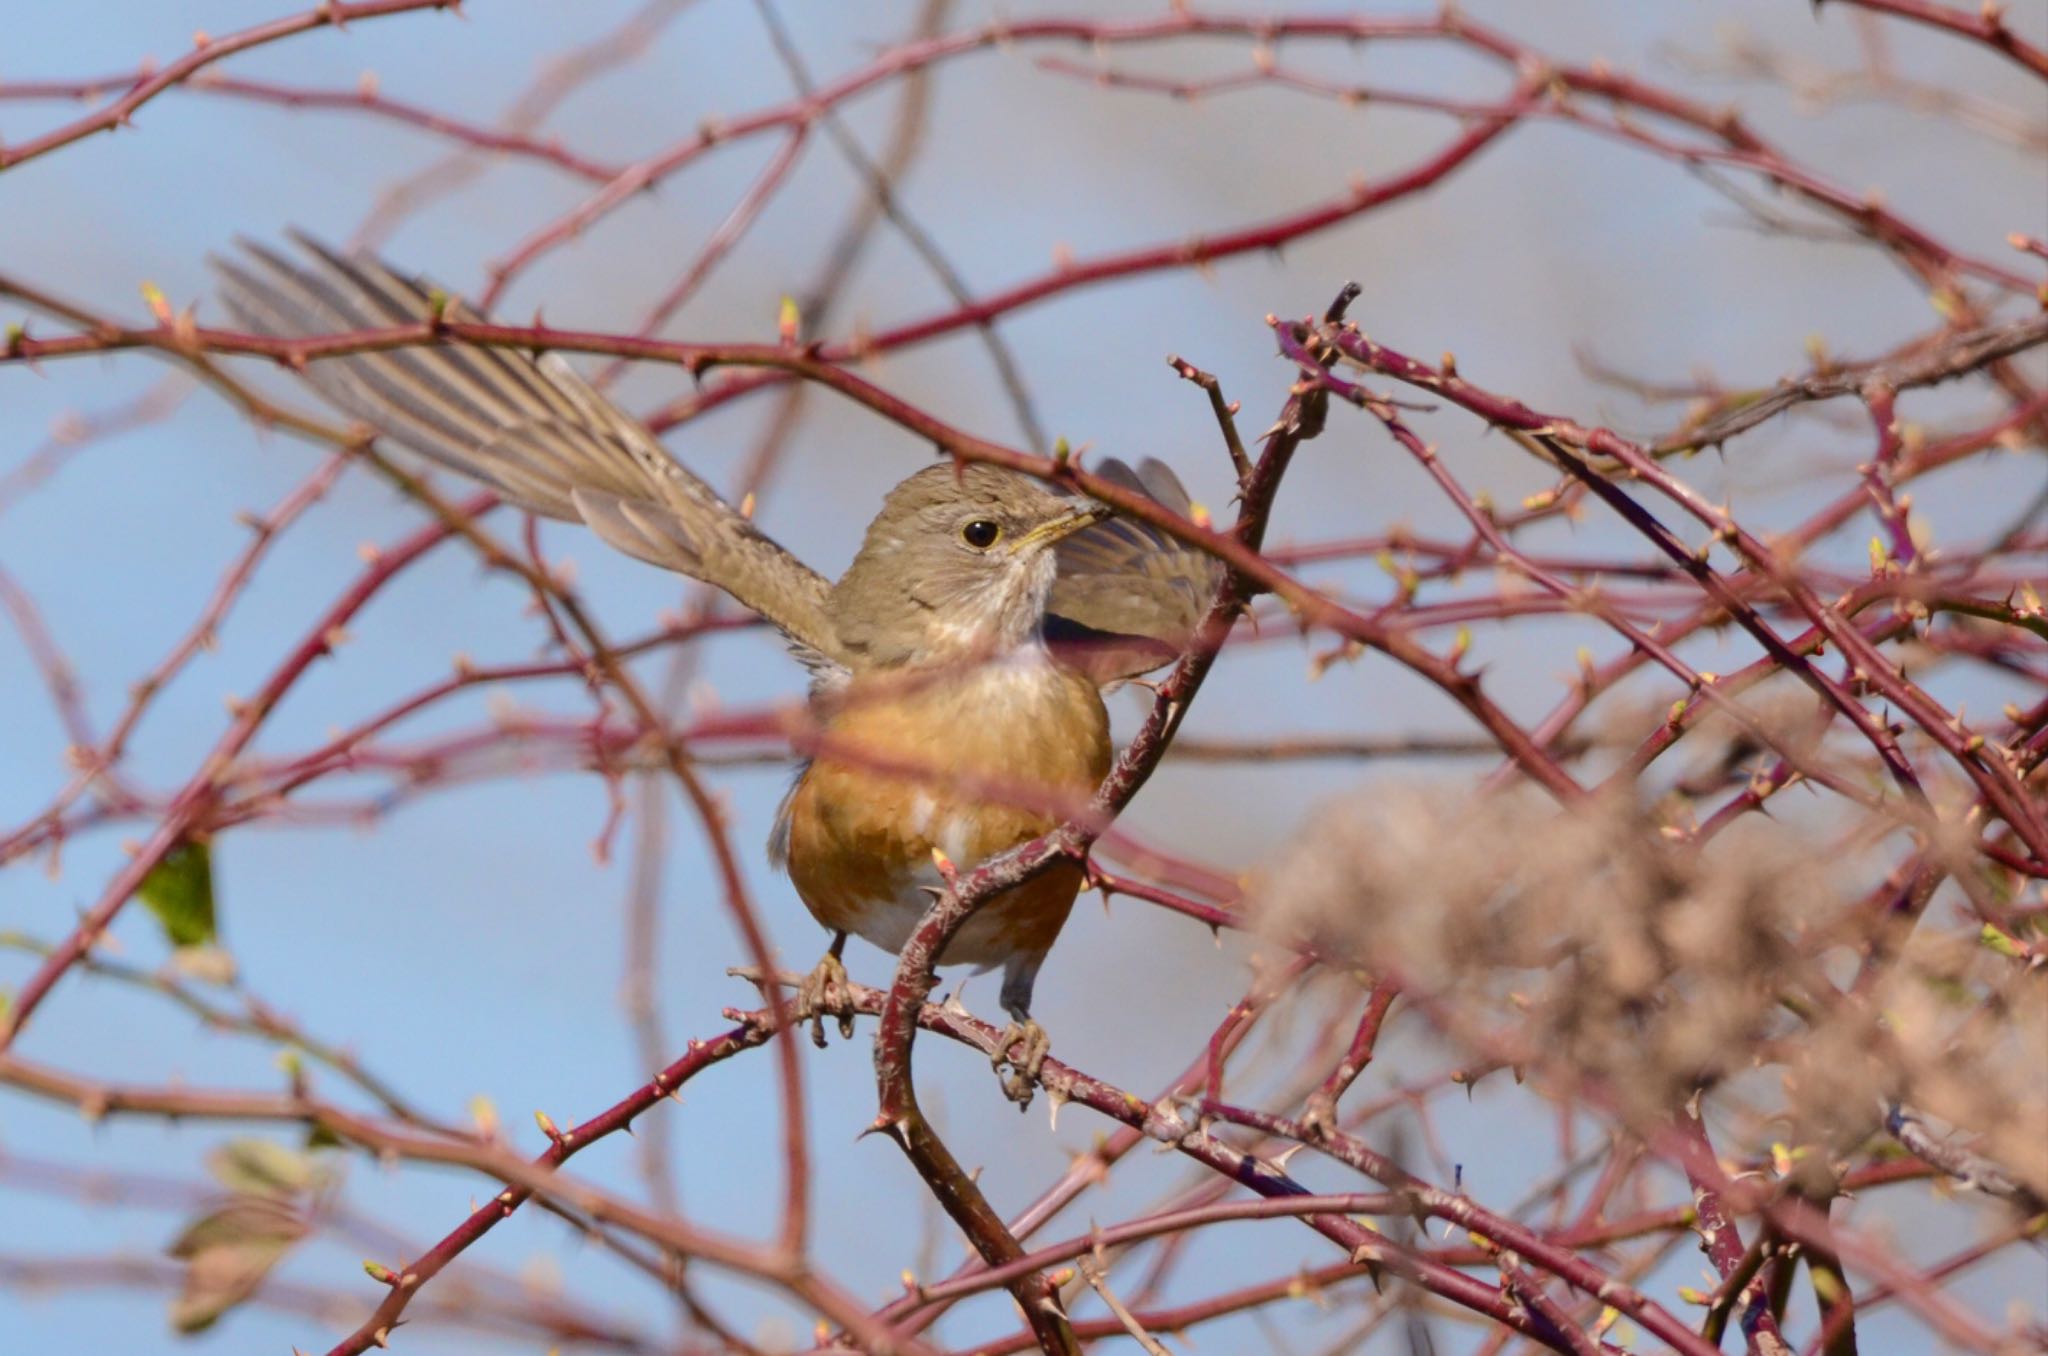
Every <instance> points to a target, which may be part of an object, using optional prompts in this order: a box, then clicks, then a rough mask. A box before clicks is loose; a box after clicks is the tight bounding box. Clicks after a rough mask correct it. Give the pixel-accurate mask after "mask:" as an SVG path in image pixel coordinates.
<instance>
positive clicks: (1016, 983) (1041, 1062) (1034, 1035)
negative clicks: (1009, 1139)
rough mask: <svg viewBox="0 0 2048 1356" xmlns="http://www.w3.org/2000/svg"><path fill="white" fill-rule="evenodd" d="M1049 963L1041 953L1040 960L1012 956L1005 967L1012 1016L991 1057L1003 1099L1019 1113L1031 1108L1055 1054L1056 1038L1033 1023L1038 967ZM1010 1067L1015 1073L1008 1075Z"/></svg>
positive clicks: (1005, 989)
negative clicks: (1014, 1051)
mask: <svg viewBox="0 0 2048 1356" xmlns="http://www.w3.org/2000/svg"><path fill="white" fill-rule="evenodd" d="M1044 960H1045V956H1044V955H1043V954H1042V953H1041V954H1039V955H1036V956H1022V955H1018V956H1012V957H1010V959H1009V962H1008V963H1007V964H1005V965H1004V966H1003V998H1002V1003H1003V1011H1005V1012H1007V1013H1009V1014H1010V1024H1009V1025H1008V1026H1006V1027H1004V1028H1003V1031H1002V1034H1001V1035H999V1036H997V1037H996V1046H995V1050H994V1052H993V1053H991V1055H990V1056H989V1063H991V1064H993V1065H994V1066H995V1069H996V1074H997V1076H998V1077H999V1078H1000V1079H1001V1081H1002V1085H1003V1095H1004V1096H1005V1097H1008V1098H1009V1099H1010V1100H1011V1101H1013V1102H1015V1103H1016V1104H1017V1109H1018V1110H1019V1111H1022V1110H1024V1109H1025V1108H1026V1107H1028V1106H1030V1105H1031V1094H1032V1091H1033V1089H1034V1088H1035V1087H1036V1086H1037V1082H1038V1071H1039V1070H1040V1069H1041V1068H1043V1067H1044V1066H1045V1057H1046V1055H1047V1054H1048V1053H1049V1052H1050V1051H1051V1050H1052V1038H1051V1037H1050V1036H1048V1035H1046V1034H1045V1028H1044V1027H1042V1026H1040V1025H1039V1024H1038V1023H1037V1022H1035V1021H1033V1020H1032V1019H1031V987H1032V985H1033V984H1034V983H1035V982H1036V981H1037V979H1038V967H1039V965H1040V964H1041V963H1042V962H1043V961H1044ZM1013 1045H1014V1046H1019V1047H1021V1048H1020V1050H1019V1053H1018V1055H1017V1057H1016V1058H1014V1059H1013V1058H1011V1056H1010V1047H1011V1046H1013ZM1005 1064H1008V1065H1009V1066H1010V1067H1011V1068H1013V1069H1015V1070H1016V1071H1017V1072H1015V1073H1008V1074H1006V1073H1004V1072H1003V1066H1004V1065H1005Z"/></svg>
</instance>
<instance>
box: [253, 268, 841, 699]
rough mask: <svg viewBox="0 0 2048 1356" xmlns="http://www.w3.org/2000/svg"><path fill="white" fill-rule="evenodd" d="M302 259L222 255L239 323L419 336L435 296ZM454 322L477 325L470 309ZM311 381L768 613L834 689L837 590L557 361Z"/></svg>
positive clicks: (418, 352) (484, 351) (389, 429)
mask: <svg viewBox="0 0 2048 1356" xmlns="http://www.w3.org/2000/svg"><path fill="white" fill-rule="evenodd" d="M293 238H294V239H295V240H296V241H297V242H298V244H299V245H300V247H301V248H302V249H303V250H304V251H305V258H304V260H298V259H293V258H287V257H286V256H285V255H283V254H282V253H279V252H278V251H275V250H271V249H268V248H266V247H264V246H262V245H258V244H254V243H250V242H243V254H242V255H241V256H240V257H238V258H235V259H217V260H215V261H214V266H215V268H216V269H217V270H218V271H219V273H220V276H221V295H222V299H223V301H224V302H225V303H226V305H227V307H228V310H229V311H230V313H232V314H233V316H234V317H235V320H236V322H237V323H238V324H241V325H243V326H245V327H247V328H248V329H251V330H253V331H256V332H258V333H261V334H267V335H276V336H280V337H284V338H300V337H304V336H307V335H316V334H329V333H337V332H342V331H349V330H368V329H383V328H389V327H394V326H400V325H414V324H417V323H419V322H420V321H421V320H423V319H425V318H427V317H428V316H429V315H431V314H432V313H433V309H434V306H435V305H436V294H435V292H434V290H433V289H432V288H431V287H430V286H429V285H428V284H426V283H424V282H422V281H420V280H418V279H414V278H407V277H404V276H402V275H400V274H399V273H397V272H396V271H394V270H393V269H391V268H390V267H388V266H386V265H385V264H383V263H381V262H379V261H378V260H376V259H374V258H371V257H369V256H367V255H344V254H341V253H339V252H337V251H335V250H333V249H330V248H328V247H327V246H325V245H322V244H320V243H319V242H318V241H315V240H313V239H311V238H310V237H308V236H305V235H299V234H296V233H295V234H294V237H293ZM440 304H441V305H442V306H443V308H444V309H443V314H444V315H445V316H446V317H447V318H448V319H450V320H455V321H462V322H474V321H477V320H479V319H480V317H479V316H478V315H477V313H476V312H474V311H472V310H470V309H469V308H468V307H466V306H464V305H462V303H461V302H460V301H455V300H445V301H442V302H441V303H440ZM306 376H307V379H308V380H309V381H311V382H312V383H313V385H314V386H315V387H316V388H318V389H319V390H320V392H321V393H322V394H323V395H325V396H326V397H327V398H328V399H329V400H331V401H333V402H334V404H335V405H337V406H338V407H340V408H341V409H342V410H344V411H346V412H347V413H348V414H350V415H352V416H354V417H355V418H357V419H360V420H362V421H363V422H364V423H366V424H368V425H370V426H371V427H372V428H374V429H376V430H377V431H378V432H379V433H381V434H383V435H385V436H387V437H389V438H391V439H393V440H394V441H396V442H398V443H401V444H403V445H404V446H406V447H409V448H411V449H412V450H413V451H415V452H418V453H419V454H421V455H422V456H425V457H428V458H430V459H431V460H433V461H436V462H438V463H440V464H441V465H443V466H447V467H450V468H452V469H454V470H456V471H459V472H461V473H462V474H464V475H466V476H469V477H471V478H472V479H475V480H479V481H481V482H483V483H484V484H485V485H488V486H490V487H491V488H492V489H493V490H496V491H497V492H498V493H499V494H500V495H502V496H504V497H505V498H506V499H507V500H509V501H511V502H513V503H515V504H518V505H519V506H520V507H522V508H526V509H529V510H531V511H533V512H535V513H539V514H542V515H544V516H547V517H550V518H561V519H565V520H569V521H582V522H585V523H588V524H589V525H590V526H591V527H592V528H593V529H594V530H595V531H596V532H597V534H598V535H599V536H600V537H602V538H603V539H604V540H605V541H606V542H607V543H609V544H610V545H612V546H614V547H616V548H617V549H619V550H621V551H624V552H625V553H626V554H628V555H630V556H633V557H634V558H636V559H638V560H643V561H647V562H648V563H650V564H654V565H659V566H662V567H664V568H666V569H671V570H675V571H677V572H679V573H682V574H686V575H689V576H691V577H693V578H696V579H702V580H705V581H706V582H708V583H711V584H715V585H717V586H718V587H719V588H722V589H724V590H725V591H726V592H728V593H730V594H732V595H733V597H735V598H737V599H738V600H739V601H740V602H741V603H743V604H745V605H746V606H747V607H749V608H752V609H753V610H754V611H756V612H758V613H760V614H761V615H762V616H763V617H766V618H767V619H768V620H769V621H770V622H772V623H774V624H775V625H776V626H777V627H778V628H780V629H781V631H782V632H783V633H784V634H785V635H786V636H787V637H788V638H789V639H790V642H791V644H792V647H793V648H794V649H795V650H796V652H797V654H798V656H799V658H801V659H803V660H804V662H805V663H807V664H809V665H810V666H811V667H812V668H813V669H814V670H817V671H819V672H820V674H821V676H824V677H826V678H829V677H830V676H831V675H832V674H833V672H834V671H835V670H836V669H837V668H838V667H839V666H840V664H841V662H842V661H841V657H840V653H839V647H838V645H837V643H836V642H835V640H834V637H833V634H832V626H831V622H830V619H829V615H828V613H827V612H826V610H825V600H826V596H827V594H828V593H829V591H830V587H831V586H830V584H829V582H828V581H827V580H826V579H825V578H824V577H823V576H822V575H819V574H818V573H817V572H815V571H814V570H811V569H810V568H809V567H807V566H805V565H804V564H803V563H802V562H800V561H799V560H797V559H796V558H795V557H794V556H792V555H790V554H789V552H787V551H785V550H783V549H782V547H780V546H778V545H776V544H775V542H773V541H771V540H770V539H769V538H767V537H766V536H764V535H762V534H761V533H760V532H759V531H757V530H756V529H755V528H754V525H753V524H752V523H750V522H748V521H747V520H746V519H745V518H744V517H742V516H741V515H740V514H739V513H738V512H737V511H736V510H734V509H733V507H732V506H731V505H729V504H727V503H726V502H725V501H724V500H723V499H721V498H719V496H718V493H717V492H716V491H715V490H713V489H712V488H711V486H709V485H708V484H706V483H705V482H704V481H702V480H700V479H699V478H698V477H697V476H695V475H693V474H691V473H690V472H689V471H688V470H687V469H685V468H684V467H683V466H682V465H680V464H679V463H677V462H676V461H675V459H674V458H672V457H670V456H669V455H668V452H667V451H666V450H665V449H664V448H663V447H662V446H661V444H660V443H659V442H657V441H656V440H655V438H654V436H653V435H652V434H650V433H648V432H647V430H646V429H645V428H643V427H641V426H640V424H639V423H637V422H636V421H634V420H633V419H632V418H631V417H630V416H628V415H626V414H625V413H624V412H623V411H621V410H620V409H619V408H618V407H617V406H616V405H614V404H613V403H612V402H611V401H609V400H607V399H606V398H605V397H604V396H602V395H601V394H599V393H598V392H597V391H596V390H595V389H594V388H593V387H592V386H591V385H590V384H589V383H588V382H586V381H585V380H584V379H583V378H582V377H581V376H579V375H578V374H577V373H576V371H575V369H573V368H572V367H570V366H569V364H568V363H567V362H565V361H563V360H562V358H561V357H560V356H559V355H556V354H547V355H544V356H540V357H535V356H533V355H531V354H528V353H522V352H518V351H515V350H512V349H505V348H489V347H480V346H476V345H467V344H464V345H455V344H440V345H433V346H410V347H406V348H398V349H390V350H383V351H374V352H364V353H354V354H347V355H342V356H335V357H330V358H321V359H315V360H314V361H313V362H311V363H309V364H308V365H307V368H306Z"/></svg>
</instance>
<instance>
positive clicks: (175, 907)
mask: <svg viewBox="0 0 2048 1356" xmlns="http://www.w3.org/2000/svg"><path fill="white" fill-rule="evenodd" d="M135 893H136V894H137V895H138V896H139V897H140V898H141V900H142V902H143V903H144V904H145V905H147V906H148V908H149V911H150V912H151V913H153V914H155V915H156V919H157V922H159V923H161V924H163V928H164V935H165V936H166V937H168V938H170V940H171V945H173V946H209V945H211V944H212V943H213V941H214V939H215V938H216V937H218V936H219V935H220V934H219V929H218V928H217V927H216V926H215V922H214V913H213V853H212V851H211V850H210V849H209V848H208V847H207V846H206V844H205V842H204V841H202V840H199V839H188V840H187V841H185V842H182V843H180V844H178V845H177V846H176V847H174V848H172V849H171V850H170V851H169V852H167V853H165V854H164V859H163V860H162V861H161V862H158V863H157V864H156V869H155V870H153V871H151V872H150V873H149V874H148V875H147V876H144V877H143V878H142V887H141V888H140V889H139V890H137V891H136V892H135Z"/></svg>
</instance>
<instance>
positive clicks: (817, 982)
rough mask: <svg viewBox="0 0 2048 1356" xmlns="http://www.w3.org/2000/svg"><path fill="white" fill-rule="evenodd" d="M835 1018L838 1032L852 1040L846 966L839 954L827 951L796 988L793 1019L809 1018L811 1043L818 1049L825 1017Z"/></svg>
mask: <svg viewBox="0 0 2048 1356" xmlns="http://www.w3.org/2000/svg"><path fill="white" fill-rule="evenodd" d="M828 1016H832V1017H837V1018H838V1019H839V1034H840V1035H841V1036H842V1037H844V1038H846V1039H847V1040H852V1039H853V1003H852V1001H851V995H850V994H849V993H848V991H847V979H846V967H845V966H844V965H842V964H841V963H840V961H839V957H837V956H835V955H833V954H832V953H831V952H829V951H828V952H826V953H825V959H823V960H821V961H819V962H818V966H817V968H816V969H815V970H812V971H811V972H810V973H809V974H808V975H805V976H804V981H803V983H801V984H799V985H798V986H797V990H796V1018H797V1021H798V1022H802V1021H804V1020H805V1019H809V1021H810V1023H811V1043H812V1044H814V1045H816V1046H817V1047H818V1048H819V1049H820V1050H822V1049H824V1048H825V1018H826V1017H828Z"/></svg>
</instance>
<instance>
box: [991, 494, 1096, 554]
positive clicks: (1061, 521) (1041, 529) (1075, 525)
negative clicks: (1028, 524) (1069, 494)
mask: <svg viewBox="0 0 2048 1356" xmlns="http://www.w3.org/2000/svg"><path fill="white" fill-rule="evenodd" d="M1115 513H1116V510H1115V509H1113V508H1111V507H1110V506H1109V505H1107V504H1097V503H1093V502H1090V503H1086V504H1081V505H1079V506H1077V507H1076V508H1074V509H1073V510H1072V511H1070V512H1067V513H1063V514H1061V515H1060V516H1059V517H1057V518H1053V519H1050V520H1048V521H1046V522H1042V523H1040V524H1039V525H1038V526H1037V527H1034V528H1032V529H1031V530H1030V531H1029V532H1026V533H1025V534H1024V535H1023V536H1021V537H1019V538H1017V544H1016V546H1015V547H1014V548H1013V549H1014V550H1016V551H1018V552H1024V551H1029V550H1032V549H1033V548H1035V547H1040V546H1050V545H1052V544H1053V543H1054V542H1056V541H1058V540H1059V539H1060V538H1062V537H1071V536H1073V535H1074V534H1075V533H1076V532H1079V531H1080V530H1081V529H1082V528H1084V527H1093V526H1095V524H1097V523H1099V522H1101V521H1102V520H1103V519H1104V518H1108V517H1111V516H1113V515H1114V514H1115Z"/></svg>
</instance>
